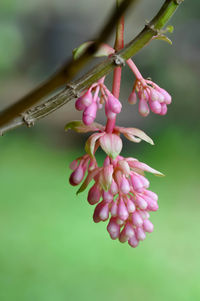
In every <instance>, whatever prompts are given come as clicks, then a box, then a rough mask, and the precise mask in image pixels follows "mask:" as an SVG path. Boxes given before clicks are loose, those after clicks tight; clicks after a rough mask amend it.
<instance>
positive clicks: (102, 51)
mask: <svg viewBox="0 0 200 301" xmlns="http://www.w3.org/2000/svg"><path fill="white" fill-rule="evenodd" d="M93 43H94V42H93V41H88V42H85V43H83V44H81V45H80V46H79V47H77V48H75V49H74V50H73V52H72V53H73V58H74V60H77V59H78V58H79V57H80V56H81V55H82V54H83V53H84V52H85V51H86V49H87V48H88V47H89V46H90V45H92V44H93ZM114 52H115V50H114V49H113V48H112V47H110V46H109V45H107V44H101V45H100V47H99V49H98V50H97V52H96V53H95V54H94V57H102V56H108V55H110V54H113V53H114Z"/></svg>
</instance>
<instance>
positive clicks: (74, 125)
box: [65, 120, 104, 133]
mask: <svg viewBox="0 0 200 301" xmlns="http://www.w3.org/2000/svg"><path fill="white" fill-rule="evenodd" d="M68 130H74V131H75V132H77V133H88V132H93V131H99V130H104V126H103V125H101V124H99V123H97V122H93V123H92V124H91V125H85V124H84V123H83V122H82V121H81V120H74V121H71V122H69V123H67V124H66V126H65V131H68Z"/></svg>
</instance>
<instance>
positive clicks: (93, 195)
mask: <svg viewBox="0 0 200 301" xmlns="http://www.w3.org/2000/svg"><path fill="white" fill-rule="evenodd" d="M100 197H101V190H100V188H99V185H98V184H94V185H93V186H92V187H91V188H90V190H89V193H88V203H89V204H90V205H94V204H97V203H98V202H99V200H100Z"/></svg>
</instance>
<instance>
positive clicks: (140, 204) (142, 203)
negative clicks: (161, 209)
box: [135, 195, 148, 210]
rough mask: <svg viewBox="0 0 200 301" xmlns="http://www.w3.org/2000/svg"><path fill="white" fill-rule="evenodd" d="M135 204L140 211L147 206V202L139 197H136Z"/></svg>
mask: <svg viewBox="0 0 200 301" xmlns="http://www.w3.org/2000/svg"><path fill="white" fill-rule="evenodd" d="M135 203H136V205H137V206H138V207H139V208H140V209H142V210H144V209H146V208H147V206H148V204H147V202H146V201H145V200H144V199H143V198H142V197H140V196H139V195H137V196H136V200H135Z"/></svg>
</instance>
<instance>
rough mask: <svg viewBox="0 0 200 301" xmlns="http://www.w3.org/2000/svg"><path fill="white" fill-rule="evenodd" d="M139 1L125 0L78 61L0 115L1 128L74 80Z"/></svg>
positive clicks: (72, 62)
mask: <svg viewBox="0 0 200 301" xmlns="http://www.w3.org/2000/svg"><path fill="white" fill-rule="evenodd" d="M136 1H137V0H123V1H122V3H121V4H120V6H119V7H117V8H115V10H114V11H113V13H112V14H111V16H110V18H109V19H108V22H107V23H106V25H105V26H104V27H103V29H102V30H101V31H100V34H99V35H98V38H97V39H92V40H94V41H95V43H93V44H91V45H90V46H89V47H88V48H87V49H86V50H85V52H84V53H83V54H82V55H81V56H80V57H79V58H78V59H77V60H76V61H74V60H73V59H72V60H70V61H69V62H66V63H64V65H63V66H62V67H61V69H60V70H58V71H57V72H56V73H55V74H54V75H53V76H52V77H51V78H50V79H48V80H47V81H46V82H45V83H43V84H42V85H41V86H39V87H38V88H36V89H35V90H33V91H32V92H31V93H29V94H28V95H26V96H25V97H23V98H22V99H20V100H19V101H18V102H16V103H14V104H13V105H12V106H10V107H8V108H7V109H5V110H4V111H3V112H2V113H1V115H0V126H1V127H2V126H3V125H5V124H6V123H7V122H8V121H10V120H12V119H14V118H15V117H17V116H18V115H19V114H21V113H23V112H25V111H26V110H28V109H29V108H31V107H32V106H33V105H34V104H36V103H37V102H38V101H39V100H40V99H41V98H43V97H44V96H46V95H48V94H49V93H50V92H52V91H54V90H55V89H56V88H58V87H60V86H62V85H64V84H66V83H67V82H69V81H70V80H72V79H73V78H74V76H75V75H76V74H77V73H78V72H79V71H80V70H81V69H82V68H83V66H85V64H86V63H88V61H89V60H90V59H91V58H92V57H93V55H94V53H95V52H96V51H97V50H98V48H99V46H100V45H101V43H102V42H104V41H105V40H107V38H108V37H109V36H110V34H111V33H112V31H113V29H114V28H115V25H116V23H117V22H118V20H119V19H120V17H121V16H122V15H123V14H124V13H125V11H126V10H127V9H128V8H129V7H130V5H131V4H133V3H134V2H136Z"/></svg>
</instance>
